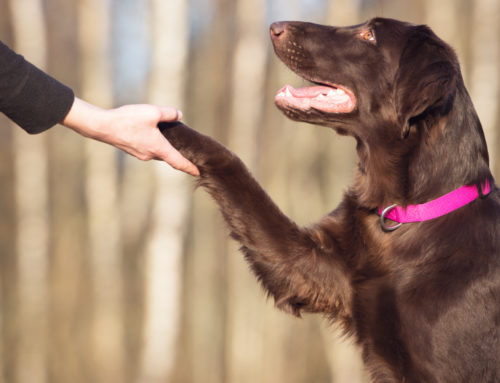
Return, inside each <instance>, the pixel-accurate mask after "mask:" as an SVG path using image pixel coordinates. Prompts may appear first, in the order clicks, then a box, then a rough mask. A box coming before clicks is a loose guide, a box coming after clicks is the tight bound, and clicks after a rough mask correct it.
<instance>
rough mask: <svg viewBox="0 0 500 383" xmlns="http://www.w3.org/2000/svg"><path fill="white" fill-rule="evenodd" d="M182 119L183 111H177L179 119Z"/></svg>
mask: <svg viewBox="0 0 500 383" xmlns="http://www.w3.org/2000/svg"><path fill="white" fill-rule="evenodd" d="M180 120H182V112H181V111H180V110H178V111H177V121H180Z"/></svg>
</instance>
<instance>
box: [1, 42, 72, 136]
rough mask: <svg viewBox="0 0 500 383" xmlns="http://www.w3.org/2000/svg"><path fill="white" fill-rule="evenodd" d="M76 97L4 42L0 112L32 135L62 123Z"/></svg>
mask: <svg viewBox="0 0 500 383" xmlns="http://www.w3.org/2000/svg"><path fill="white" fill-rule="evenodd" d="M74 99H75V96H74V94H73V91H72V90H71V89H70V88H68V87H67V86H66V85H63V84H61V83H60V82H59V81H57V80H56V79H54V78H52V77H50V76H49V75H47V74H45V73H44V72H42V71H41V70H40V69H38V68H37V67H35V66H34V65H32V64H30V63H29V62H27V61H26V60H25V59H24V57H23V56H21V55H18V54H16V53H15V52H13V51H12V50H10V49H9V48H8V47H7V46H6V45H5V44H3V43H2V42H1V41H0V112H2V113H4V114H5V115H6V116H7V117H9V118H10V119H11V120H12V121H14V122H15V123H16V124H18V125H19V126H21V127H22V128H23V129H24V130H26V131H27V132H28V133H30V134H35V133H40V132H43V131H44V130H47V129H49V128H50V127H52V126H54V125H55V124H57V123H58V122H60V121H61V120H62V119H63V118H64V117H65V116H66V114H67V113H68V112H69V110H70V108H71V106H72V105H73V102H74Z"/></svg>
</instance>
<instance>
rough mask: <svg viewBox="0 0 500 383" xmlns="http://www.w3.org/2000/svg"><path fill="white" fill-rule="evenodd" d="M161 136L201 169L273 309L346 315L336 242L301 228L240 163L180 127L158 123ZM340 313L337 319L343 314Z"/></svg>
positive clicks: (346, 294) (202, 183)
mask: <svg viewBox="0 0 500 383" xmlns="http://www.w3.org/2000/svg"><path fill="white" fill-rule="evenodd" d="M160 129H161V130H162V133H163V134H164V135H165V137H166V138H167V139H168V140H169V141H170V142H171V143H172V145H173V146H174V147H176V148H177V149H178V150H179V151H180V152H181V153H182V154H183V155H184V156H185V157H186V158H187V159H189V160H190V161H191V162H193V163H194V164H195V165H196V166H197V167H198V169H199V170H200V179H199V185H200V186H201V187H203V188H204V189H205V190H207V191H208V192H209V193H210V194H211V195H212V197H213V198H214V199H215V201H216V202H217V204H218V205H219V207H220V210H221V212H222V215H223V217H224V219H225V221H226V222H227V224H228V226H229V228H230V230H231V236H232V237H233V238H234V239H236V240H237V241H238V242H240V243H241V245H242V247H241V250H242V251H243V252H244V254H245V256H246V258H247V260H248V261H249V262H250V264H251V267H252V269H253V271H254V272H255V274H256V275H257V277H258V279H259V280H260V281H261V282H262V284H263V285H264V287H265V288H266V289H267V290H268V291H269V293H270V295H272V296H273V297H274V298H275V302H276V305H277V306H278V307H279V308H281V309H283V310H285V311H288V312H291V313H293V314H295V315H300V312H301V311H308V312H325V313H327V314H330V315H332V316H333V315H335V314H340V312H343V313H342V314H345V306H346V303H347V302H346V301H347V300H349V292H350V289H349V282H348V276H347V272H346V270H345V265H344V263H343V261H342V258H341V257H340V254H339V252H340V249H339V248H338V246H337V243H338V242H337V241H336V240H335V239H334V238H331V237H332V234H331V231H330V234H326V232H325V231H324V230H322V229H320V228H319V226H318V228H316V229H303V228H299V227H298V226H297V225H296V224H295V223H294V222H292V221H291V220H290V219H289V218H288V217H286V216H285V215H284V214H283V213H282V212H281V211H280V210H279V208H278V207H277V206H276V205H275V204H274V203H273V201H272V200H271V199H270V198H269V196H268V195H267V194H266V192H265V191H264V190H263V189H262V188H261V187H260V185H259V184H258V183H257V181H255V179H254V178H253V177H252V176H251V175H250V173H249V171H248V169H247V168H246V167H245V165H244V164H243V163H242V162H241V160H240V159H239V158H238V157H237V156H236V155H234V154H233V153H232V152H231V151H229V150H228V149H227V148H225V147H224V146H223V145H221V144H220V143H218V142H217V141H215V140H213V139H211V138H210V137H207V136H204V135H202V134H200V133H198V132H196V131H194V130H192V129H190V128H188V127H187V126H185V125H183V124H181V123H173V124H160ZM342 314H341V315H342Z"/></svg>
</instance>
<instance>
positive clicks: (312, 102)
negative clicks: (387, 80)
mask: <svg viewBox="0 0 500 383" xmlns="http://www.w3.org/2000/svg"><path fill="white" fill-rule="evenodd" d="M274 102H275V103H276V105H277V106H278V107H279V108H281V109H298V110H301V111H304V112H307V111H310V110H311V109H315V110H319V111H322V112H326V113H350V112H352V111H353V110H354V108H355V107H356V98H355V96H354V93H353V92H352V91H351V90H350V89H348V88H346V87H343V86H337V85H335V86H324V85H316V86H309V87H305V88H299V89H295V88H294V87H292V86H290V85H286V86H284V87H283V88H282V89H280V90H279V91H278V94H277V95H276V97H275V98H274Z"/></svg>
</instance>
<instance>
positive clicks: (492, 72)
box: [469, 0, 500, 176]
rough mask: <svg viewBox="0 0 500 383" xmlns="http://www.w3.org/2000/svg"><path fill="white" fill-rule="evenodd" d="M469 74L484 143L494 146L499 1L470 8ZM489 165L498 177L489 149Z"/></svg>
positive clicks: (499, 48) (494, 157) (482, 0)
mask: <svg viewBox="0 0 500 383" xmlns="http://www.w3.org/2000/svg"><path fill="white" fill-rule="evenodd" d="M469 31H470V33H471V34H472V37H471V49H472V51H471V54H472V59H471V76H470V79H469V80H470V81H469V84H470V85H469V90H470V93H471V97H472V100H473V102H474V105H475V107H476V110H477V113H478V114H479V119H480V120H481V124H482V126H483V129H484V133H485V136H486V142H487V143H488V145H489V147H490V148H494V147H495V144H496V143H497V142H498V141H497V140H498V138H497V133H496V131H497V123H498V97H499V95H500V92H499V86H500V77H499V76H500V71H499V70H498V68H499V66H500V44H499V43H498V34H499V32H500V2H498V1H497V0H476V1H474V3H473V9H472V26H471V28H470V29H469ZM489 154H490V164H491V166H492V168H493V172H494V174H495V175H497V176H499V174H498V173H499V171H498V170H499V168H498V167H497V161H498V159H497V157H498V156H497V155H496V151H495V150H490V151H489Z"/></svg>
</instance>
